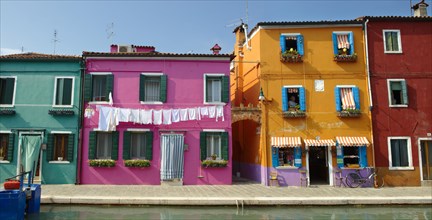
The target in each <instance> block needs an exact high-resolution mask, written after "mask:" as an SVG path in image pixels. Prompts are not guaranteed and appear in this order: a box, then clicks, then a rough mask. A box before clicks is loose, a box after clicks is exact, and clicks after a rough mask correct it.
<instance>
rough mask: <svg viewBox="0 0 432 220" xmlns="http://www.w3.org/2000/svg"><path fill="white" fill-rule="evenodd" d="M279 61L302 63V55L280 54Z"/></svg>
mask: <svg viewBox="0 0 432 220" xmlns="http://www.w3.org/2000/svg"><path fill="white" fill-rule="evenodd" d="M281 62H283V63H303V57H302V56H301V55H292V56H281Z"/></svg>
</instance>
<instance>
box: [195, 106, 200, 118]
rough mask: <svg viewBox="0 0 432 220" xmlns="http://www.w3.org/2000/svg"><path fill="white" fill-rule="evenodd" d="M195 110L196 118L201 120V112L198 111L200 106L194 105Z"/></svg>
mask: <svg viewBox="0 0 432 220" xmlns="http://www.w3.org/2000/svg"><path fill="white" fill-rule="evenodd" d="M195 111H196V115H197V120H201V112H200V108H199V107H196V108H195Z"/></svg>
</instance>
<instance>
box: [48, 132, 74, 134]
mask: <svg viewBox="0 0 432 220" xmlns="http://www.w3.org/2000/svg"><path fill="white" fill-rule="evenodd" d="M51 134H72V131H51Z"/></svg>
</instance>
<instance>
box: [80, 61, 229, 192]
mask: <svg viewBox="0 0 432 220" xmlns="http://www.w3.org/2000/svg"><path fill="white" fill-rule="evenodd" d="M160 59H161V60H124V59H123V60H120V59H117V60H99V59H97V60H96V59H91V58H86V68H87V69H86V74H89V73H90V72H111V73H113V75H114V92H113V101H114V105H113V107H122V108H134V109H137V108H143V109H149V108H152V109H168V108H185V107H197V106H204V104H203V97H204V92H203V88H204V84H203V83H204V81H203V80H204V78H203V77H204V73H219V74H220V73H223V74H225V75H229V62H230V60H229V58H226V60H224V61H217V60H214V61H185V60H181V61H180V60H168V59H167V60H162V59H163V58H160ZM142 72H149V73H150V72H156V73H164V74H166V75H167V88H168V89H167V102H166V103H164V104H161V105H142V104H140V103H139V76H140V74H141V73H142ZM86 106H87V103H86V104H85V107H86ZM92 106H94V105H92ZM224 116H225V121H221V120H218V122H216V120H215V119H214V118H212V119H210V118H204V119H202V120H200V121H187V122H179V123H174V124H171V125H158V126H155V125H150V126H149V125H139V124H133V123H120V125H119V126H117V131H119V132H120V136H119V154H118V155H119V159H118V160H117V165H116V166H115V167H113V168H94V167H90V166H88V145H89V144H88V137H89V132H90V131H91V130H93V129H94V128H96V127H97V125H98V114H97V112H96V114H95V115H94V117H92V118H91V119H87V118H85V119H84V129H83V146H82V155H81V157H82V163H81V176H80V177H81V183H82V184H150V185H159V184H160V137H159V135H160V133H159V130H161V129H164V130H170V129H171V130H182V131H185V132H184V135H185V144H187V145H188V146H189V147H188V150H187V151H185V154H184V156H185V158H184V170H185V172H184V179H183V184H184V185H195V184H198V185H199V184H231V182H232V160H231V157H232V144H231V107H230V103H228V104H227V105H225V107H224ZM126 128H148V129H151V131H153V134H154V140H153V160H152V161H151V167H148V168H128V167H124V165H123V159H122V154H123V143H122V140H123V131H124V130H125V129H126ZM203 129H223V130H225V131H227V132H228V133H229V158H230V159H229V163H228V166H227V167H225V168H202V167H201V165H200V145H199V134H200V132H201V131H202V130H203ZM199 176H203V177H199Z"/></svg>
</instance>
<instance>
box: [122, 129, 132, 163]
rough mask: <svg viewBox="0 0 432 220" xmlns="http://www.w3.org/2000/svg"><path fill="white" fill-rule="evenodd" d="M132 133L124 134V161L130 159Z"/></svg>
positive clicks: (126, 132)
mask: <svg viewBox="0 0 432 220" xmlns="http://www.w3.org/2000/svg"><path fill="white" fill-rule="evenodd" d="M130 145H131V132H130V131H125V132H123V160H129V159H130Z"/></svg>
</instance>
